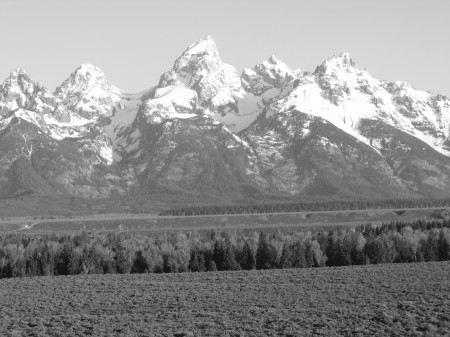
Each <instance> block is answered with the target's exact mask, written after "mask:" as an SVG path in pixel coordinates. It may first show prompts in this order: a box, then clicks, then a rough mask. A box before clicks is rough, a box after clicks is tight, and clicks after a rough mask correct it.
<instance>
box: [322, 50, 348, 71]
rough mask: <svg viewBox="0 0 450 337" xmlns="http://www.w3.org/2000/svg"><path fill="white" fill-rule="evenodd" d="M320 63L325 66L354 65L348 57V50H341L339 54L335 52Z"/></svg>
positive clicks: (342, 66)
mask: <svg viewBox="0 0 450 337" xmlns="http://www.w3.org/2000/svg"><path fill="white" fill-rule="evenodd" d="M322 65H325V66H326V67H330V66H331V67H336V66H337V67H339V68H344V67H355V62H354V61H353V59H352V58H351V57H350V54H349V53H348V52H342V53H340V54H337V55H336V54H335V55H333V56H332V57H330V58H329V59H327V60H325V61H324V62H323V63H322Z"/></svg>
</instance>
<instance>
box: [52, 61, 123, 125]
mask: <svg viewBox="0 0 450 337" xmlns="http://www.w3.org/2000/svg"><path fill="white" fill-rule="evenodd" d="M55 95H56V96H57V97H58V98H60V99H61V100H63V101H65V102H67V103H68V105H67V107H68V109H69V110H73V111H75V112H77V113H78V114H80V116H82V117H84V118H91V117H93V116H100V115H103V116H105V115H106V116H110V115H111V114H112V109H113V107H114V106H115V105H116V104H117V103H119V102H120V100H121V99H122V91H121V90H120V89H119V88H117V87H115V86H113V85H111V84H110V83H109V82H108V81H107V80H106V77H105V74H104V73H103V71H101V70H100V69H99V68H97V67H95V66H93V65H91V64H83V65H81V66H80V67H78V68H77V69H76V70H75V71H74V72H73V73H72V74H70V76H69V77H68V78H67V79H66V80H65V81H64V82H63V84H62V85H61V86H60V87H58V88H57V89H56V91H55Z"/></svg>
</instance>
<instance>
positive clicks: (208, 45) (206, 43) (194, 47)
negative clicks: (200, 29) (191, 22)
mask: <svg viewBox="0 0 450 337" xmlns="http://www.w3.org/2000/svg"><path fill="white" fill-rule="evenodd" d="M204 53H214V54H217V55H218V51H217V45H216V41H215V40H214V38H213V37H212V36H211V35H206V36H204V37H202V38H201V39H199V40H197V41H196V42H194V43H193V44H191V45H190V46H189V47H188V48H187V49H186V50H185V51H184V53H183V55H199V54H204Z"/></svg>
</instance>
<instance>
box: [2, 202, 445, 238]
mask: <svg viewBox="0 0 450 337" xmlns="http://www.w3.org/2000/svg"><path fill="white" fill-rule="evenodd" d="M448 213H449V210H447V209H444V208H424V209H396V210H364V211H330V212H299V213H267V214H231V215H203V216H155V215H114V216H95V217H81V218H67V219H3V220H0V233H11V232H24V233H27V232H28V233H48V232H73V231H80V230H81V229H85V230H88V231H89V230H93V229H95V230H99V231H115V230H128V231H167V230H169V231H170V230H209V229H212V228H215V229H222V230H223V229H243V228H248V229H255V228H256V229H257V228H301V229H304V230H308V229H313V228H314V229H317V227H322V228H327V227H332V226H346V227H352V226H357V225H360V224H362V223H372V224H379V223H381V222H391V221H413V220H416V219H418V218H424V219H427V220H431V219H440V218H442V217H443V216H448Z"/></svg>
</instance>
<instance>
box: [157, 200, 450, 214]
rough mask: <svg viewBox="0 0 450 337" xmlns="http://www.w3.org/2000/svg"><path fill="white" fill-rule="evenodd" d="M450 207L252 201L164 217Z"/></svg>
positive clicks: (398, 202) (405, 203) (196, 208)
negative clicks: (261, 202) (266, 202)
mask: <svg viewBox="0 0 450 337" xmlns="http://www.w3.org/2000/svg"><path fill="white" fill-rule="evenodd" d="M431 207H450V200H449V199H392V200H354V201H317V202H289V203H270V204H255V203H252V202H250V201H248V202H245V201H244V202H240V203H239V204H237V205H204V206H189V207H183V208H176V209H169V210H165V211H163V212H161V213H160V215H170V216H186V215H217V214H247V213H288V212H318V211H347V210H371V209H398V208H431Z"/></svg>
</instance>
